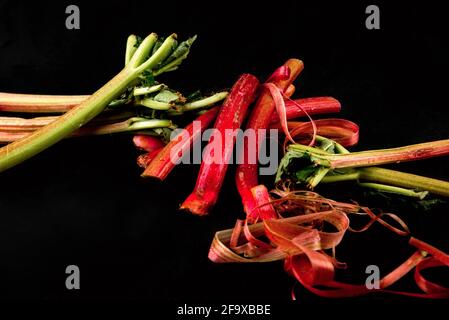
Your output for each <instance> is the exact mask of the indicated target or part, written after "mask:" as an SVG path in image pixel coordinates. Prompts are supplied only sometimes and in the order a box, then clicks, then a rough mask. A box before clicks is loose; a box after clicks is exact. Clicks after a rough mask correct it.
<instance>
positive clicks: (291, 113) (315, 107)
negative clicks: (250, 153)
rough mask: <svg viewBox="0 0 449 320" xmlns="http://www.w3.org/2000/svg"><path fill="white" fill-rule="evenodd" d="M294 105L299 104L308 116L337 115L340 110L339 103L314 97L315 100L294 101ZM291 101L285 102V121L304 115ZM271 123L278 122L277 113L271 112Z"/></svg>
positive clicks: (326, 98)
mask: <svg viewBox="0 0 449 320" xmlns="http://www.w3.org/2000/svg"><path fill="white" fill-rule="evenodd" d="M293 101H294V102H295V103H297V104H299V105H300V106H301V107H302V108H303V109H304V111H306V112H307V113H308V114H309V115H314V114H323V113H337V112H340V110H341V104H340V102H339V101H338V100H337V99H335V98H332V97H315V98H304V99H295V100H293ZM295 103H293V102H292V101H288V100H286V101H285V110H286V116H287V119H289V120H290V119H295V118H299V117H304V116H305V115H306V114H305V113H304V111H303V110H301V109H300V108H298V106H297V105H296V104H295ZM270 122H271V123H277V122H279V115H278V114H277V112H273V113H272V115H271V121H270Z"/></svg>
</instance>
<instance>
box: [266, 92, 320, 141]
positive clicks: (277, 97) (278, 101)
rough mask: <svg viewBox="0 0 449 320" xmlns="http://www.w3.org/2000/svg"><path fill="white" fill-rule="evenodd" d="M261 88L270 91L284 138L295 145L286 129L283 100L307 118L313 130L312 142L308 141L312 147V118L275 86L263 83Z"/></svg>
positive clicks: (313, 125)
mask: <svg viewBox="0 0 449 320" xmlns="http://www.w3.org/2000/svg"><path fill="white" fill-rule="evenodd" d="M263 86H264V87H265V88H267V89H268V90H269V91H270V94H271V96H272V98H273V101H274V103H275V106H276V111H277V113H278V116H279V122H280V124H281V127H282V130H283V131H284V134H285V136H286V137H287V138H288V139H289V140H290V141H291V142H292V143H295V140H293V138H292V136H291V135H290V131H289V129H288V124H287V111H286V107H285V102H284V99H285V100H288V101H290V102H291V103H292V104H294V105H296V106H297V107H298V108H299V109H301V111H302V112H303V113H304V114H305V115H306V116H307V117H308V118H309V120H310V123H311V125H312V128H313V136H312V140H311V141H310V144H309V145H310V146H312V145H313V144H314V143H315V136H316V132H317V128H316V125H315V122H314V121H313V119H312V117H311V116H310V115H309V114H308V112H307V111H306V110H305V109H304V108H303V107H302V106H301V105H300V104H299V103H297V102H295V101H294V100H292V99H290V98H289V97H287V96H286V95H284V93H283V92H282V91H281V90H279V88H278V87H276V85H274V84H273V83H265V84H263Z"/></svg>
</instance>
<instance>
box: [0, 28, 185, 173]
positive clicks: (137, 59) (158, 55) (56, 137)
mask: <svg viewBox="0 0 449 320" xmlns="http://www.w3.org/2000/svg"><path fill="white" fill-rule="evenodd" d="M130 37H131V38H130V40H129V42H131V43H134V44H136V43H137V38H136V37H135V36H130ZM156 41H157V35H156V34H154V33H152V34H150V35H149V36H148V37H146V38H145V39H144V40H143V41H142V42H141V43H140V45H139V46H138V48H137V49H136V51H135V52H134V54H133V56H132V58H131V59H130V61H129V63H128V64H127V65H126V66H125V68H124V69H123V70H122V71H121V72H120V73H118V74H117V75H116V76H115V77H114V78H113V79H112V80H110V81H109V82H108V83H107V84H106V85H104V86H103V87H102V88H101V89H99V90H98V91H97V92H95V93H94V94H93V95H92V96H90V97H89V98H88V99H87V100H85V101H83V102H82V103H81V104H79V105H78V106H76V107H74V108H72V109H71V110H70V111H68V112H67V113H65V114H64V115H62V116H61V117H59V118H58V119H56V120H55V121H53V122H51V123H50V124H48V125H46V126H45V127H43V128H41V129H39V130H37V131H35V132H33V133H32V134H30V135H28V136H27V137H25V138H23V139H21V140H19V141H15V142H13V143H11V144H9V145H7V146H5V147H3V148H1V149H0V172H1V171H4V170H6V169H8V168H11V167H13V166H15V165H17V164H19V163H21V162H23V161H25V160H27V159H28V158H30V157H32V156H34V155H36V154H38V153H39V152H41V151H43V150H45V149H46V148H48V147H50V146H51V145H53V144H55V143H57V142H58V141H60V140H61V139H63V138H64V137H66V136H68V135H70V134H71V133H72V132H73V131H75V130H77V129H79V128H80V127H81V126H83V125H84V124H86V123H87V122H88V121H89V120H91V119H92V118H94V117H95V116H96V115H98V114H99V113H100V112H101V111H102V110H103V109H104V108H105V107H106V106H107V105H108V104H109V103H110V102H111V101H112V100H113V99H115V98H117V97H118V96H119V95H120V94H121V93H122V92H123V91H125V89H127V88H128V87H129V86H130V85H131V84H132V83H133V82H134V81H135V80H136V79H137V78H138V77H139V76H140V75H141V74H142V73H143V72H144V71H150V72H152V71H155V69H156V67H157V66H158V65H159V63H161V62H163V61H164V60H165V59H166V58H168V57H169V56H170V54H171V53H172V51H173V49H174V47H175V46H176V35H175V34H173V35H171V36H169V37H168V38H167V39H166V40H165V41H164V42H163V43H162V45H161V46H160V47H159V48H158V49H157V50H156V51H155V52H154V53H153V54H152V55H151V56H150V57H148V55H149V54H150V52H151V51H152V49H153V47H154V46H155V44H156ZM170 63H172V62H170ZM178 64H179V63H178Z"/></svg>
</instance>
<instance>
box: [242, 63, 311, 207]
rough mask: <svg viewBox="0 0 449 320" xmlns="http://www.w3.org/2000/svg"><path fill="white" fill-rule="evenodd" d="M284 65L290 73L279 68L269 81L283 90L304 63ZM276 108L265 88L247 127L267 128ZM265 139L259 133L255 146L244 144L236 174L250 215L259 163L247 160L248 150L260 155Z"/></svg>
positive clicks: (254, 128)
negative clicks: (280, 71)
mask: <svg viewBox="0 0 449 320" xmlns="http://www.w3.org/2000/svg"><path fill="white" fill-rule="evenodd" d="M283 67H284V68H286V69H287V70H289V73H288V74H286V75H285V76H284V77H280V76H276V73H277V72H278V70H279V69H278V70H276V72H275V73H274V74H273V75H272V76H270V78H269V81H272V83H273V84H274V85H276V86H277V87H278V88H279V89H280V90H282V91H284V90H286V89H287V88H289V87H290V86H291V83H292V82H293V81H294V80H295V79H296V77H297V76H298V75H299V74H300V73H301V71H302V70H303V68H304V64H303V63H302V61H300V60H297V59H290V60H288V61H287V62H286V63H285V64H284V65H283ZM281 68H282V67H281ZM292 90H293V89H290V91H292ZM274 110H275V103H274V101H273V98H272V96H271V94H270V93H269V92H268V90H264V91H263V92H262V93H261V95H260V97H259V99H258V100H257V103H256V105H255V106H254V109H253V110H252V112H251V115H250V117H249V120H248V124H247V127H246V128H247V129H250V130H254V131H255V132H256V133H257V132H258V130H259V129H267V128H268V127H269V124H270V121H271V117H272V114H273V113H274ZM276 116H277V114H276ZM278 121H279V118H278ZM261 132H263V131H261ZM259 138H260V139H261V140H260V141H259ZM264 139H265V137H264V136H259V135H257V138H256V145H255V148H254V147H249V146H247V143H244V145H243V147H244V150H241V152H242V154H243V159H244V163H242V164H240V165H238V167H237V171H236V175H235V182H236V185H237V189H238V191H239V193H240V196H241V198H242V202H243V207H244V210H245V212H246V213H247V214H248V215H249V214H251V213H252V212H253V211H254V208H255V206H256V204H255V201H254V199H253V195H252V193H251V188H253V187H255V186H257V185H258V178H257V168H258V165H257V163H254V164H250V163H249V161H247V159H248V151H249V150H250V149H252V150H253V151H255V152H256V155H259V148H260V144H261V142H262V141H263V140H264Z"/></svg>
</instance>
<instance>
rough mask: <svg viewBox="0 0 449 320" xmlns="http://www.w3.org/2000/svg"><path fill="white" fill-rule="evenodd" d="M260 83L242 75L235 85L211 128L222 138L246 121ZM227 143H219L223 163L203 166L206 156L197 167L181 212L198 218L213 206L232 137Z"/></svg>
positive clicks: (255, 79) (246, 75) (223, 174)
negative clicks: (190, 190) (187, 212)
mask: <svg viewBox="0 0 449 320" xmlns="http://www.w3.org/2000/svg"><path fill="white" fill-rule="evenodd" d="M258 87H259V81H258V80H257V78H256V77H254V76H253V75H251V74H243V75H242V76H240V78H239V79H238V81H237V82H236V83H235V84H234V86H233V88H232V90H231V92H230V94H229V96H228V98H227V99H226V101H225V102H224V104H223V107H222V108H221V110H220V113H219V114H218V117H217V120H216V121H215V126H214V128H215V129H217V130H219V132H220V133H221V136H222V137H224V136H225V130H226V129H232V130H235V129H238V128H240V126H241V124H242V122H243V121H244V119H245V116H246V114H247V111H248V108H249V106H250V104H251V103H252V102H253V101H254V99H255V96H256V92H257V89H258ZM228 140H230V139H226V140H225V143H222V150H221V151H222V153H221V155H222V160H223V161H220V163H206V162H207V159H212V155H211V154H210V153H207V154H206V155H205V157H206V158H207V159H205V158H203V162H202V164H201V167H200V171H199V174H198V179H197V182H196V185H195V189H194V191H193V192H192V193H191V194H190V196H189V197H188V198H187V199H186V200H185V201H184V203H183V204H182V206H181V209H186V210H189V211H190V212H192V213H193V214H197V215H205V214H207V213H208V212H209V210H210V209H211V208H212V206H213V205H214V204H215V203H216V201H217V198H218V195H219V193H220V189H221V186H222V184H223V180H224V176H225V174H226V170H227V167H228V163H229V159H230V157H231V156H232V152H233V149H234V143H235V136H234V139H232V141H231V142H229V143H226V142H228Z"/></svg>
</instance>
